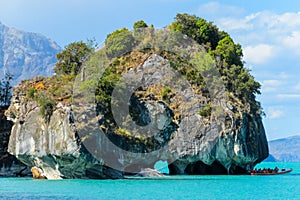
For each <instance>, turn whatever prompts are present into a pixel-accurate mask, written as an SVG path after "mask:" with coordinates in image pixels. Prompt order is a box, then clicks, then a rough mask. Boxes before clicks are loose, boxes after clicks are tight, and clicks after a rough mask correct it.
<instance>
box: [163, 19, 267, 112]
mask: <svg viewBox="0 0 300 200" xmlns="http://www.w3.org/2000/svg"><path fill="white" fill-rule="evenodd" d="M169 27H170V29H171V30H173V31H178V32H181V33H183V34H185V35H187V36H189V37H190V38H192V39H194V40H195V41H196V42H197V43H199V44H201V45H204V46H205V48H206V49H207V50H208V52H209V54H210V55H212V56H213V57H214V58H215V60H216V65H217V67H218V69H219V72H220V74H221V76H222V80H223V81H224V84H225V87H226V89H227V91H228V92H231V93H233V94H235V95H237V96H238V97H239V98H240V99H242V100H243V101H244V102H248V103H250V104H251V105H252V107H253V108H254V109H256V110H260V109H261V108H260V106H258V105H259V102H257V101H256V99H255V95H256V94H260V87H261V85H260V83H259V82H257V81H255V80H254V77H253V76H252V75H251V74H250V71H249V70H248V69H246V68H244V62H243V60H242V57H243V52H242V47H241V45H240V44H235V43H234V41H233V39H232V38H231V37H230V35H229V34H228V33H226V32H224V31H220V30H219V29H218V28H217V27H216V26H215V25H214V24H213V23H212V22H207V21H206V20H204V19H202V18H200V17H197V16H195V15H188V14H177V15H176V17H175V21H174V22H173V23H172V24H171V25H170V26H169Z"/></svg>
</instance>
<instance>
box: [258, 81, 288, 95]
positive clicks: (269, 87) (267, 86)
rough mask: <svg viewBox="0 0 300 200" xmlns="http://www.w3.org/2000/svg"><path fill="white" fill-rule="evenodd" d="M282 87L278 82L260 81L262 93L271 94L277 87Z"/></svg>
mask: <svg viewBox="0 0 300 200" xmlns="http://www.w3.org/2000/svg"><path fill="white" fill-rule="evenodd" d="M281 85H283V82H282V81H280V80H264V81H262V91H263V92H273V91H277V90H278V87H279V86H281Z"/></svg>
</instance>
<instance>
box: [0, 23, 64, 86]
mask: <svg viewBox="0 0 300 200" xmlns="http://www.w3.org/2000/svg"><path fill="white" fill-rule="evenodd" d="M60 51H61V47H60V46H59V45H58V44H57V43H56V42H55V41H54V40H51V39H49V38H47V37H46V36H44V35H42V34H40V33H33V32H26V31H22V30H18V29H16V28H10V27H8V26H6V25H4V24H3V23H1V22H0V78H1V77H2V76H3V75H4V74H5V73H10V74H12V75H13V76H14V80H13V83H12V84H13V85H16V84H18V83H19V82H20V81H21V80H24V79H30V78H33V77H35V76H49V75H51V74H53V68H54V66H55V63H56V61H57V60H56V54H57V53H58V52H60ZM2 72H3V73H2Z"/></svg>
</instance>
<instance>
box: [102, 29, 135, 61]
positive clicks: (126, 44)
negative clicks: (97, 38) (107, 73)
mask: <svg viewBox="0 0 300 200" xmlns="http://www.w3.org/2000/svg"><path fill="white" fill-rule="evenodd" d="M134 43H135V40H134V37H133V35H132V33H131V32H130V31H129V30H128V29H127V28H122V29H120V30H116V31H114V32H113V33H111V34H109V35H108V36H107V38H106V40H105V48H106V55H107V56H108V57H109V58H115V57H119V56H121V55H123V54H125V53H128V52H130V51H131V50H132V47H133V46H134Z"/></svg>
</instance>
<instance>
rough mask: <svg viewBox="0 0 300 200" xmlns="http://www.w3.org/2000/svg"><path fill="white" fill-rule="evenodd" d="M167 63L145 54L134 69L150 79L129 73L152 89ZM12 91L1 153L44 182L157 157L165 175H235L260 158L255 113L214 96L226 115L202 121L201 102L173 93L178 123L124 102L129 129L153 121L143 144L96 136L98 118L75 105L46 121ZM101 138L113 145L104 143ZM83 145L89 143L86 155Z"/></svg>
mask: <svg viewBox="0 0 300 200" xmlns="http://www.w3.org/2000/svg"><path fill="white" fill-rule="evenodd" d="M167 63H168V62H167V61H166V60H164V59H163V58H161V57H159V56H156V55H153V56H150V57H149V58H148V59H147V60H146V62H144V64H143V65H142V66H140V67H139V68H137V69H136V70H139V69H148V70H149V73H148V74H146V75H145V76H150V75H151V73H152V72H153V73H154V75H155V77H156V78H148V79H147V77H145V76H144V75H142V74H139V73H138V72H135V73H133V74H135V75H137V76H138V77H139V78H141V79H143V80H144V85H145V86H148V85H151V84H156V83H155V81H156V79H161V76H162V77H163V76H164V75H165V74H164V73H166V71H164V70H163V69H164V67H166V68H169V66H168V64H167ZM156 67H159V68H160V70H157V68H156ZM149 74H150V75H149ZM129 76H130V75H129ZM138 77H135V78H138ZM133 78H134V77H132V79H133ZM20 88H22V86H21V85H19V86H18V87H16V88H14V90H13V98H12V102H11V106H10V108H9V109H8V111H7V112H6V115H7V116H8V118H9V119H10V120H12V121H13V122H14V126H13V128H12V133H11V138H10V142H9V149H8V150H9V152H10V153H12V154H14V155H16V156H17V158H18V159H19V160H20V161H22V162H23V163H25V164H26V165H28V166H36V167H38V168H39V169H41V171H42V173H43V175H44V176H45V177H46V178H48V179H58V178H64V177H65V178H122V177H123V174H124V172H137V173H138V172H140V171H141V169H142V168H153V167H154V164H155V163H156V162H157V161H159V160H164V161H167V162H168V164H169V170H170V174H191V175H192V174H242V173H245V172H246V171H247V170H251V169H252V168H253V166H254V165H255V164H256V163H259V162H261V161H262V160H263V159H264V158H266V157H267V156H268V144H267V140H266V136H265V132H264V127H263V124H262V120H261V117H260V115H258V114H255V113H251V112H250V111H249V112H245V111H244V110H243V109H242V108H241V107H240V106H238V105H236V106H235V104H234V103H232V102H224V100H222V99H217V100H216V101H215V102H213V103H215V104H218V105H219V106H221V107H222V108H223V109H224V110H225V111H226V119H227V120H223V121H222V120H221V121H218V120H214V119H211V120H209V119H207V117H203V116H200V115H199V114H198V113H199V108H200V107H201V106H202V105H201V103H200V102H199V99H203V98H204V97H201V96H200V95H199V94H195V93H194V92H193V91H192V90H190V89H186V90H178V91H177V92H175V93H176V95H174V96H173V97H172V98H171V99H170V102H171V103H172V102H176V101H179V99H176V98H178V97H180V99H182V98H185V99H186V101H187V102H188V104H186V107H183V106H182V113H183V115H182V116H181V118H180V120H178V119H176V118H175V116H174V113H176V110H172V108H171V107H169V106H168V105H167V104H166V103H163V102H156V103H155V101H154V100H151V101H149V100H147V101H145V102H144V101H143V100H141V99H133V100H131V101H130V103H131V105H130V106H131V107H132V111H134V112H136V113H137V115H135V116H134V117H133V118H135V119H134V121H135V122H136V123H137V124H140V125H147V124H149V123H150V121H151V120H152V121H153V120H154V121H153V123H150V130H155V134H153V133H152V136H151V138H150V139H148V140H141V139H139V140H137V138H138V137H136V136H130V137H129V136H126V135H119V134H113V133H109V130H108V132H107V134H108V136H104V135H99V134H97V131H96V130H97V129H98V128H99V127H98V126H99V123H100V124H101V121H105V119H103V116H102V117H101V115H99V116H95V117H93V114H90V113H92V112H95V106H94V105H83V104H82V105H81V104H79V105H77V107H72V108H71V107H70V106H64V105H62V104H58V105H57V106H56V107H55V108H54V111H53V114H52V116H51V118H50V120H49V122H45V120H44V119H43V117H42V116H41V114H40V107H39V106H38V105H37V103H35V102H33V101H26V100H25V99H26V98H25V97H26V94H25V93H24V91H22V89H20ZM228 101H229V100H228ZM179 108H181V107H179ZM144 109H146V110H144ZM236 110H237V111H236ZM118 111H119V112H121V110H118ZM76 113H83V114H80V115H78V114H76ZM100 113H101V111H100ZM162 113H164V114H162ZM236 113H238V116H237V114H236ZM89 116H92V117H90V118H89ZM212 133H214V135H213V137H212V136H211V134H212ZM78 135H80V136H81V138H79V137H78ZM107 138H109V139H110V141H111V142H113V143H114V144H115V146H114V147H112V146H110V145H108V143H107V142H106V141H107ZM83 143H84V144H85V145H86V144H89V145H91V146H93V147H94V149H93V151H91V150H90V149H87V147H85V146H84V145H83ZM126 152H133V153H132V154H128V153H126ZM147 153H149V154H150V155H148V154H147ZM94 156H95V157H94ZM107 158H109V159H107ZM108 166H110V167H108Z"/></svg>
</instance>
